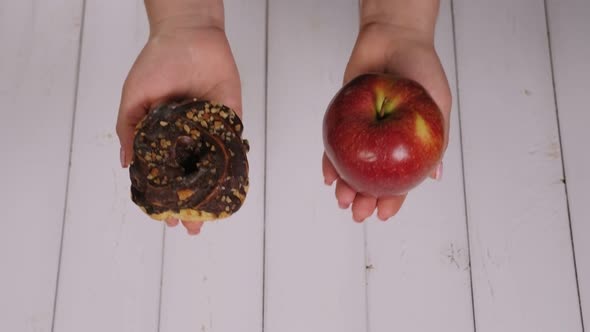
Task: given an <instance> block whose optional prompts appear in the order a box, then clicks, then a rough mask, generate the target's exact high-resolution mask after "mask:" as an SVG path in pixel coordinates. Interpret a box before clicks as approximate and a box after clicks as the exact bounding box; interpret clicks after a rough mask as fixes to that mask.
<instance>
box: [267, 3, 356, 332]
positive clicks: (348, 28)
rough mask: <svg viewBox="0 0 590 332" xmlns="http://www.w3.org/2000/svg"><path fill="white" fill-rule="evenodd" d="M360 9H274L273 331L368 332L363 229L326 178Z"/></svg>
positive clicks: (335, 5) (270, 297)
mask: <svg viewBox="0 0 590 332" xmlns="http://www.w3.org/2000/svg"><path fill="white" fill-rule="evenodd" d="M357 6H358V4H357V2H356V1H353V0H348V1H340V0H330V1H311V0H306V1H290V0H274V1H270V8H269V9H270V16H269V17H270V21H269V45H268V48H269V50H268V51H269V53H268V57H269V58H268V61H269V68H268V72H269V76H268V126H267V133H268V150H267V201H266V203H267V207H266V209H267V220H266V282H265V290H266V294H265V296H266V303H265V326H266V329H265V331H266V332H294V331H297V332H299V331H307V332H316V331H340V332H360V331H365V326H366V321H365V316H366V311H365V275H364V273H365V272H364V270H365V266H364V257H365V248H364V240H363V239H364V235H363V234H364V232H363V226H361V225H358V224H355V223H354V222H353V221H352V217H351V216H350V211H341V210H340V209H339V208H338V205H337V202H336V199H335V197H334V189H333V187H332V188H329V187H326V186H325V185H324V184H323V183H324V182H323V178H322V172H321V157H322V152H323V144H322V138H321V137H322V134H321V125H322V119H323V115H324V112H325V109H326V107H327V105H328V103H329V101H330V99H331V98H332V96H333V95H334V94H335V93H336V91H337V90H338V89H339V87H340V86H341V84H342V76H343V74H344V68H345V65H346V62H347V61H348V57H349V56H350V51H351V50H352V46H353V44H354V40H355V38H356V32H357V27H358V12H357Z"/></svg>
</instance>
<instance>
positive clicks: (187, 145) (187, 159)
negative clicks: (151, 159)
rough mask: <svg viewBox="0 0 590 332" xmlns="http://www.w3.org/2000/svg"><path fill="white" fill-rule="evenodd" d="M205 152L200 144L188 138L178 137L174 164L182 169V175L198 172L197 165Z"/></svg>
mask: <svg viewBox="0 0 590 332" xmlns="http://www.w3.org/2000/svg"><path fill="white" fill-rule="evenodd" d="M205 152H206V151H205V149H204V148H203V144H202V143H201V142H199V141H196V140H194V139H193V138H192V137H190V136H180V137H178V139H177V140H176V148H175V149H174V154H175V160H176V164H178V166H180V167H181V168H182V169H183V175H185V176H187V175H190V174H193V173H195V172H197V171H198V170H199V166H198V164H199V162H200V161H201V159H202V157H203V156H204V154H205Z"/></svg>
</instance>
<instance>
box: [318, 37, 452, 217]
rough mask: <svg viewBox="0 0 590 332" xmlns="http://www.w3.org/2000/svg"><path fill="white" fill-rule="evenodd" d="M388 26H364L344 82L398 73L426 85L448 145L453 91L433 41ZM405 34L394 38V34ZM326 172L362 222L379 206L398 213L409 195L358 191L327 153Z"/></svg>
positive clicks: (381, 213)
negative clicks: (442, 122)
mask: <svg viewBox="0 0 590 332" xmlns="http://www.w3.org/2000/svg"><path fill="white" fill-rule="evenodd" d="M394 29H395V28H393V27H390V26H386V25H379V26H378V25H373V26H369V27H366V28H364V29H363V30H362V31H361V32H360V33H359V36H358V38H357V42H356V45H355V47H354V50H353V52H352V55H351V57H350V60H349V63H348V66H347V68H346V72H345V74H344V82H345V83H346V82H348V81H350V80H351V79H352V78H354V77H356V76H358V75H360V74H362V73H366V72H388V73H395V74H399V75H402V76H405V77H408V78H410V79H413V80H415V81H417V82H419V83H420V84H422V85H423V86H424V87H425V88H426V89H427V90H428V92H429V93H430V94H431V95H432V97H433V98H434V100H435V101H436V102H437V104H438V105H439V107H440V109H441V110H442V112H443V115H444V118H445V128H446V129H445V133H446V134H445V148H446V146H447V141H448V127H449V113H450V109H451V94H450V90H449V85H448V82H447V78H446V76H445V73H444V70H443V68H442V66H441V64H440V61H439V59H438V56H437V54H436V51H435V50H434V47H433V45H432V43H431V42H429V41H423V40H421V39H420V38H417V37H416V36H412V34H411V33H407V31H404V33H401V34H400V33H399V31H394ZM394 35H397V36H402V37H399V38H392V37H391V36H394ZM323 172H324V177H325V179H326V183H327V184H332V183H333V182H334V181H336V198H337V200H338V203H339V206H340V207H341V208H348V207H349V206H350V205H351V204H352V214H353V218H354V220H355V221H357V222H362V221H363V220H365V219H366V218H367V217H369V216H370V215H371V214H373V212H374V211H375V209H377V210H378V216H379V218H380V219H382V220H387V219H389V218H390V217H392V216H393V215H395V214H396V213H397V212H398V211H399V209H400V208H401V206H402V204H403V202H404V200H405V197H406V195H402V196H392V197H381V198H378V199H377V198H375V197H371V196H367V195H363V194H361V193H357V192H356V191H355V190H353V189H352V188H351V187H350V186H349V185H348V184H347V183H346V182H344V181H343V180H342V179H340V178H339V177H338V174H337V172H336V170H335V169H334V167H333V166H332V164H331V163H330V161H329V160H328V158H326V156H325V154H324V157H323Z"/></svg>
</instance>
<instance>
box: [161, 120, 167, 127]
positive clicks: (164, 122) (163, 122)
mask: <svg viewBox="0 0 590 332" xmlns="http://www.w3.org/2000/svg"><path fill="white" fill-rule="evenodd" d="M167 125H168V122H166V121H160V126H162V127H166V126H167Z"/></svg>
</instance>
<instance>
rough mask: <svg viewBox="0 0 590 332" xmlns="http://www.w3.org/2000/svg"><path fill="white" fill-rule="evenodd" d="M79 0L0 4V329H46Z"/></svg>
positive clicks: (55, 260) (60, 218)
mask: <svg viewBox="0 0 590 332" xmlns="http://www.w3.org/2000/svg"><path fill="white" fill-rule="evenodd" d="M81 4H82V1H78V0H61V1H52V2H51V3H50V2H42V1H29V0H27V1H2V2H0V45H2V46H1V51H0V105H2V107H1V108H0V115H1V116H2V121H0V151H1V152H2V156H1V157H0V160H1V164H0V184H1V185H0V209H1V210H2V230H1V231H0V269H1V272H0V331H19V332H33V331H35V332H37V331H50V330H51V320H52V316H53V301H54V295H55V281H56V276H57V264H58V260H59V246H60V241H61V229H62V223H63V212H64V201H65V195H66V178H67V171H68V156H69V152H70V136H71V124H72V114H73V110H74V93H75V81H76V69H77V61H78V46H79V34H80V20H81V13H82V6H81Z"/></svg>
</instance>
